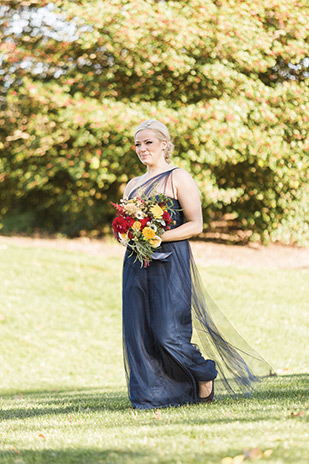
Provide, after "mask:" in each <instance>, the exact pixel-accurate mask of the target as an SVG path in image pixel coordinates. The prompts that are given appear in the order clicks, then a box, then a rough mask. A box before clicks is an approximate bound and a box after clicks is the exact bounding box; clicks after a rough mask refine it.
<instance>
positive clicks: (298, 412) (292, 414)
mask: <svg viewBox="0 0 309 464" xmlns="http://www.w3.org/2000/svg"><path fill="white" fill-rule="evenodd" d="M303 415H304V412H303V411H297V412H293V411H292V412H291V416H292V417H298V416H303Z"/></svg>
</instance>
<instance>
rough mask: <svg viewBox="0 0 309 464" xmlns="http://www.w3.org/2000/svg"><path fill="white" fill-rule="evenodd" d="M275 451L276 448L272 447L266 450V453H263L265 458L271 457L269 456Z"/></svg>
mask: <svg viewBox="0 0 309 464" xmlns="http://www.w3.org/2000/svg"><path fill="white" fill-rule="evenodd" d="M273 452H274V450H272V449H267V450H265V451H264V453H263V456H264V458H269V456H271V455H272V454H273Z"/></svg>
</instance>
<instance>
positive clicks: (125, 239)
mask: <svg viewBox="0 0 309 464" xmlns="http://www.w3.org/2000/svg"><path fill="white" fill-rule="evenodd" d="M118 237H119V240H120V243H121V245H123V246H127V245H128V243H129V237H128V234H121V233H120V232H118Z"/></svg>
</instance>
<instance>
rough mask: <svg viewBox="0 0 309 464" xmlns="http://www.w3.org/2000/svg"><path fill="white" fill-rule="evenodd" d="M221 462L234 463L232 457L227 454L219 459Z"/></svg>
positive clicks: (225, 463) (223, 463)
mask: <svg viewBox="0 0 309 464" xmlns="http://www.w3.org/2000/svg"><path fill="white" fill-rule="evenodd" d="M221 463H222V464H234V462H233V458H230V457H229V456H227V457H226V458H223V459H221Z"/></svg>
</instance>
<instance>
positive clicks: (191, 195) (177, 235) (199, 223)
mask: <svg viewBox="0 0 309 464" xmlns="http://www.w3.org/2000/svg"><path fill="white" fill-rule="evenodd" d="M172 176H173V183H174V186H175V188H176V190H177V198H178V201H179V203H180V207H181V208H182V209H183V213H184V215H185V218H186V221H187V222H186V223H185V224H182V225H181V226H179V227H176V228H175V229H171V230H167V231H166V232H164V233H163V235H162V236H161V239H162V242H171V241H177V240H185V239H187V238H190V237H193V236H194V235H198V234H200V233H201V232H202V231H203V215H202V207H201V200H200V192H199V190H198V188H197V185H196V183H195V182H194V180H193V178H192V177H191V176H190V174H189V173H188V172H187V171H185V170H184V169H175V171H173V173H172Z"/></svg>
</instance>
